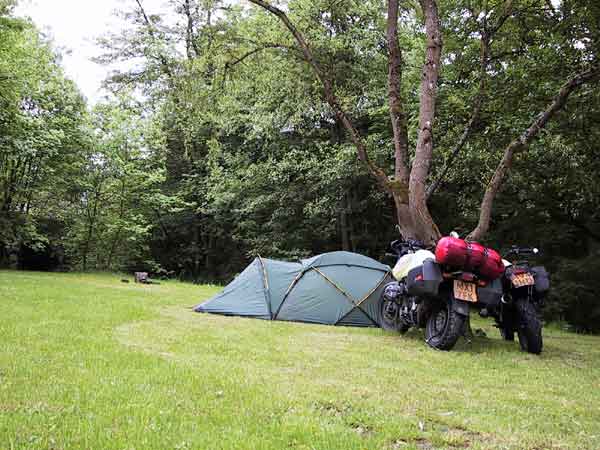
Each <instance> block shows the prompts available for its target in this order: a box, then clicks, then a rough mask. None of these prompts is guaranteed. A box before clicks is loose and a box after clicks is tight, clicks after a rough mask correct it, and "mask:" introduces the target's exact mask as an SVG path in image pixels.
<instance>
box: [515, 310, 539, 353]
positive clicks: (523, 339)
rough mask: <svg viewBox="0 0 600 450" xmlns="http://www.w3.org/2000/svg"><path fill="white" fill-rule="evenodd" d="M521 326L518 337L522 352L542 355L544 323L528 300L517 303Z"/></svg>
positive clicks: (518, 329)
mask: <svg viewBox="0 0 600 450" xmlns="http://www.w3.org/2000/svg"><path fill="white" fill-rule="evenodd" d="M517 316H518V321H519V322H518V323H519V326H518V328H517V335H518V336H519V344H520V345H521V350H523V351H525V352H528V353H533V354H536V355H539V354H540V353H542V346H543V341H542V321H541V320H540V318H539V316H538V313H537V311H536V310H535V307H534V306H533V304H532V303H531V302H530V301H528V300H527V299H523V300H519V301H518V302H517Z"/></svg>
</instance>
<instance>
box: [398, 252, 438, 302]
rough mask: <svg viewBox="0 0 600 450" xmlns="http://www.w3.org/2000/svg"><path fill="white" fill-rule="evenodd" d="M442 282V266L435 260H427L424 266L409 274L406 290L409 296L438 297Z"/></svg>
mask: <svg viewBox="0 0 600 450" xmlns="http://www.w3.org/2000/svg"><path fill="white" fill-rule="evenodd" d="M441 282H442V271H441V270H440V266H439V265H437V264H436V263H435V261H434V260H433V259H426V260H425V261H423V265H421V266H418V267H415V268H414V269H412V270H411V271H409V272H408V276H407V277H406V290H407V292H408V295H415V296H419V297H420V296H436V295H438V290H439V287H440V283H441Z"/></svg>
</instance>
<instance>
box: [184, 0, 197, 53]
mask: <svg viewBox="0 0 600 450" xmlns="http://www.w3.org/2000/svg"><path fill="white" fill-rule="evenodd" d="M183 10H184V12H185V16H186V18H187V31H186V39H185V45H186V52H187V57H188V59H192V58H193V57H194V56H196V57H198V56H200V49H199V48H198V43H197V42H196V35H195V33H194V17H193V16H192V9H191V7H190V0H184V2H183ZM196 12H198V8H196ZM192 50H193V53H192Z"/></svg>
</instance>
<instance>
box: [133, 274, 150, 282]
mask: <svg viewBox="0 0 600 450" xmlns="http://www.w3.org/2000/svg"><path fill="white" fill-rule="evenodd" d="M133 276H134V281H135V282H136V283H146V282H147V281H148V272H135V273H134V274H133Z"/></svg>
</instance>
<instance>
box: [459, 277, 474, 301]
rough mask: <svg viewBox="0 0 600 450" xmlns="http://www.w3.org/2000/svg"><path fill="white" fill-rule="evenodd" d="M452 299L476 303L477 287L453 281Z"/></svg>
mask: <svg viewBox="0 0 600 450" xmlns="http://www.w3.org/2000/svg"><path fill="white" fill-rule="evenodd" d="M454 298H456V299H458V300H464V301H466V302H472V303H476V302H477V286H476V285H475V284H473V283H467V282H465V281H461V280H454Z"/></svg>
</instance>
